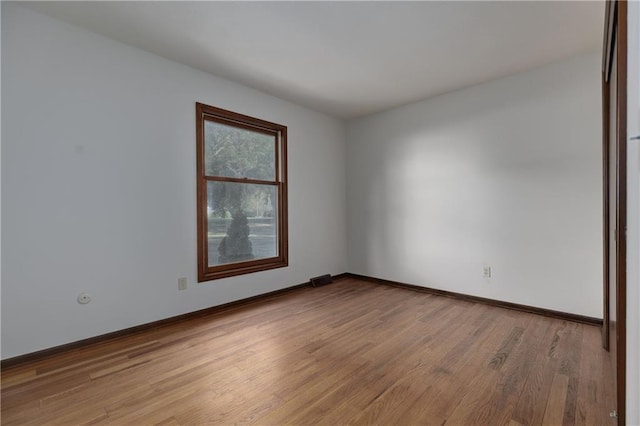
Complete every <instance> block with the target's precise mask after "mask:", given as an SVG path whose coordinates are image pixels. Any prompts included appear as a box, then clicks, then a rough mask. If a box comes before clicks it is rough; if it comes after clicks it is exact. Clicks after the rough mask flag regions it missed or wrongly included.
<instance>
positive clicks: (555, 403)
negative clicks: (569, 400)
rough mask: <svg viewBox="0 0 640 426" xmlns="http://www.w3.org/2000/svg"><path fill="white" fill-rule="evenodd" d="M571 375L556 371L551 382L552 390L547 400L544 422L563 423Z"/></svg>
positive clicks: (549, 423)
mask: <svg viewBox="0 0 640 426" xmlns="http://www.w3.org/2000/svg"><path fill="white" fill-rule="evenodd" d="M568 387H569V377H567V376H565V375H564V374H560V373H556V374H555V376H554V377H553V383H551V392H550V393H549V399H548V400H547V406H546V408H545V412H544V419H543V420H542V423H543V424H545V425H561V424H562V419H563V418H564V405H565V401H566V395H567V388H568Z"/></svg>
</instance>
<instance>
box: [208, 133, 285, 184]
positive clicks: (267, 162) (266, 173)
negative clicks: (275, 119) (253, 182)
mask: <svg viewBox="0 0 640 426" xmlns="http://www.w3.org/2000/svg"><path fill="white" fill-rule="evenodd" d="M275 149H276V137H275V136H274V135H268V134H265V133H260V132H255V131H251V130H246V129H241V128H238V127H233V126H227V125H224V124H220V123H217V122H215V121H209V120H207V121H205V122H204V155H205V173H206V175H207V176H224V177H234V178H248V179H261V180H269V181H275V158H276V157H275Z"/></svg>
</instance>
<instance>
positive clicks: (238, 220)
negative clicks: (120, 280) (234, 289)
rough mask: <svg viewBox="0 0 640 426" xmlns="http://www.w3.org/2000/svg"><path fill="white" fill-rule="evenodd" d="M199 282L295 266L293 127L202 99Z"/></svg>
mask: <svg viewBox="0 0 640 426" xmlns="http://www.w3.org/2000/svg"><path fill="white" fill-rule="evenodd" d="M196 126H197V127H196V139H197V162H198V165H197V171H198V183H197V196H198V201H197V209H198V281H199V282H202V281H208V280H213V279H216V278H223V277H230V276H233V275H240V274H248V273H251V272H257V271H263V270H266V269H273V268H281V267H284V266H287V264H288V260H287V259H288V257H287V255H288V253H287V128H286V126H282V125H280V124H275V123H270V122H268V121H263V120H260V119H257V118H253V117H248V116H246V115H241V114H237V113H235V112H231V111H226V110H223V109H219V108H215V107H212V106H208V105H204V104H201V103H196Z"/></svg>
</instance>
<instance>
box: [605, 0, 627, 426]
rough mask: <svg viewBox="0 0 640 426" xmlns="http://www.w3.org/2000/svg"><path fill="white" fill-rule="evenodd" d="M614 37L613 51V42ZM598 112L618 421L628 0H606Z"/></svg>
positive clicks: (622, 362)
mask: <svg viewBox="0 0 640 426" xmlns="http://www.w3.org/2000/svg"><path fill="white" fill-rule="evenodd" d="M615 43H617V49H616V55H615V57H614V56H613V53H614V45H615ZM613 61H616V67H617V73H616V85H617V90H616V105H615V108H616V123H610V121H609V114H610V108H611V105H610V96H609V89H610V77H611V69H612V65H613ZM602 106H603V108H602V114H603V120H602V121H603V129H602V130H603V132H602V134H603V138H602V151H603V201H604V203H603V260H604V263H603V266H604V268H603V269H604V271H603V272H604V277H603V278H604V279H603V295H604V297H603V299H604V310H603V330H602V339H603V346H604V347H605V349H607V350H609V349H610V347H609V341H610V340H609V339H610V337H611V336H610V331H609V330H610V323H611V320H612V318H611V317H610V312H609V303H610V302H611V300H610V290H611V286H612V285H614V286H615V290H616V292H615V296H616V298H615V306H616V312H615V314H616V315H615V316H616V317H615V319H614V320H615V324H616V327H615V339H616V351H615V352H616V359H615V360H611V362H612V367H613V375H614V376H615V379H616V388H615V389H614V391H615V402H616V408H615V409H616V411H617V412H618V418H617V423H618V424H619V425H624V424H625V420H626V419H625V412H626V407H625V404H626V349H627V348H626V346H627V345H626V328H627V327H626V308H627V297H626V296H627V292H626V269H627V238H626V229H627V2H626V0H619V1H618V0H607V3H606V13H605V31H604V43H603V57H602ZM610 125H615V126H616V140H615V141H611V140H610V138H609V126H610ZM611 143H615V144H616V148H617V149H616V152H617V158H616V159H615V167H616V170H615V176H616V186H615V192H616V194H615V195H616V206H615V207H616V213H615V215H616V223H617V226H616V235H610V232H609V222H610V220H611V217H610V215H609V207H610V204H609V202H610V201H609V197H610V196H611V195H612V194H610V192H609V184H610V180H609V175H610V174H609V172H610V169H609V163H610V160H611V159H610V158H609V147H610V144H611ZM610 238H615V245H616V259H615V268H616V282H615V283H611V282H609V260H610V259H609V257H610V253H609V240H610Z"/></svg>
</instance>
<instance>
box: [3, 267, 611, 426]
mask: <svg viewBox="0 0 640 426" xmlns="http://www.w3.org/2000/svg"><path fill="white" fill-rule="evenodd" d="M606 356H607V354H606V352H603V350H602V349H601V346H600V331H599V329H598V328H597V327H594V326H589V325H582V324H577V323H573V322H567V321H562V320H556V319H550V318H546V317H542V316H537V315H533V314H526V313H520V312H516V311H511V310H506V309H501V308H494V307H489V306H486V305H481V304H475V303H471V302H465V301H460V300H455V299H450V298H446V297H440V296H433V295H428V294H424V293H418V292H414V291H411V290H406V289H400V288H394V287H388V286H383V285H378V284H372V283H368V282H363V281H358V280H354V279H345V280H341V281H338V282H336V283H334V284H331V285H327V286H324V287H320V288H305V289H300V290H296V291H293V292H291V293H288V294H286V295H284V296H279V297H275V298H273V299H270V300H267V301H263V302H258V303H254V304H251V305H247V306H243V307H236V308H234V309H230V310H227V311H225V312H222V313H218V314H215V315H210V316H207V317H200V318H196V319H193V320H189V321H187V322H183V323H180V324H173V325H169V326H165V327H161V328H158V329H155V330H153V331H150V332H145V333H142V334H138V335H134V336H129V337H126V338H121V339H119V340H116V341H112V342H107V343H102V344H98V345H94V346H92V347H88V348H86V349H83V350H77V351H74V352H72V353H67V354H64V355H60V356H57V357H54V358H51V359H48V360H46V361H41V362H37V363H34V364H32V365H25V366H21V367H16V368H14V369H11V370H7V371H5V372H4V373H3V374H2V424H3V425H25V424H39V425H40V424H65V425H66V424H85V423H91V424H117V425H124V424H132V425H145V424H162V425H185V424H207V423H222V424H234V423H255V424H260V425H282V424H314V425H315V424H326V425H336V424H385V425H386V424H399V425H410V424H433V425H441V424H445V423H446V424H447V425H472V424H482V425H500V424H510V425H518V424H522V425H540V424H544V425H561V424H563V425H567V424H568V425H572V424H591V425H609V424H613V423H612V422H611V420H610V419H609V417H608V413H609V411H610V407H611V406H612V405H611V402H610V396H609V395H610V394H611V388H610V387H611V383H610V382H609V381H607V380H605V377H608V375H609V370H608V369H607V368H606V367H605V366H607V365H608V364H607V362H606V361H607V358H606Z"/></svg>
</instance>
